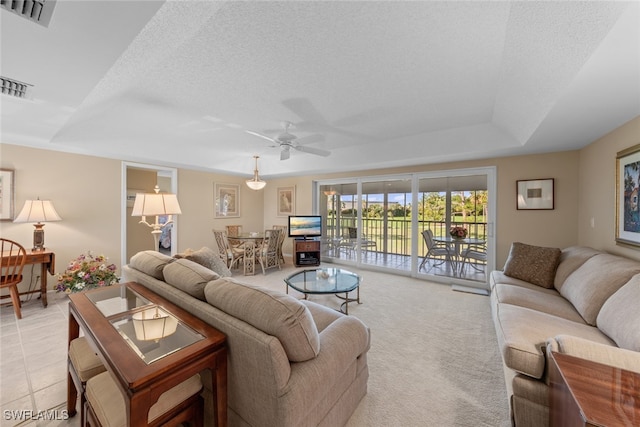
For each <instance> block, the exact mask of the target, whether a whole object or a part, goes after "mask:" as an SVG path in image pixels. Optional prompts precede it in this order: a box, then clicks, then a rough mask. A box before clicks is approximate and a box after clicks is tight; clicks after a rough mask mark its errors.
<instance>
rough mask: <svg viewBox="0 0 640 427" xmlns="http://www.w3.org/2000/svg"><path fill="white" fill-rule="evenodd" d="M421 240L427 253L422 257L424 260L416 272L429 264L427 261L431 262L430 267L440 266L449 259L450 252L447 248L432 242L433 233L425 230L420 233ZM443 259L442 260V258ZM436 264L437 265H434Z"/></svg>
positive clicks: (443, 244)
mask: <svg viewBox="0 0 640 427" xmlns="http://www.w3.org/2000/svg"><path fill="white" fill-rule="evenodd" d="M422 238H423V240H424V243H425V245H426V246H427V253H426V254H425V255H424V259H423V260H422V262H421V263H420V267H418V270H421V269H422V267H424V265H425V264H427V263H428V262H429V259H431V260H432V261H433V264H432V265H431V267H435V266H437V265H441V264H443V263H444V262H446V261H447V260H449V259H450V258H451V252H450V250H449V246H447V245H446V244H445V243H437V242H435V241H434V240H433V231H431V230H430V229H426V230H423V231H422ZM443 257H444V258H443ZM436 262H437V263H436Z"/></svg>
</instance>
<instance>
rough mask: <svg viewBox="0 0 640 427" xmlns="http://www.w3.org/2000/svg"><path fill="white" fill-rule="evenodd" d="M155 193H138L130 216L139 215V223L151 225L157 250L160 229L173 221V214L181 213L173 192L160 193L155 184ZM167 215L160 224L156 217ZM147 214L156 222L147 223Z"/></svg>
mask: <svg viewBox="0 0 640 427" xmlns="http://www.w3.org/2000/svg"><path fill="white" fill-rule="evenodd" d="M154 191H155V193H138V194H136V199H135V201H134V202H133V210H132V211H131V216H141V217H142V219H141V220H140V224H145V225H147V226H149V227H151V229H152V230H151V234H152V236H153V241H154V243H155V247H154V249H155V250H156V251H157V250H159V246H160V234H162V229H163V228H164V227H165V226H167V225H169V224H172V223H173V215H179V214H181V213H182V211H181V210H180V204H179V203H178V198H177V197H176V195H175V194H171V193H160V188H159V187H158V186H157V185H156V186H155V188H154ZM162 215H167V216H168V220H167V222H165V223H164V224H160V223H159V221H158V217H159V216H162ZM148 216H155V217H156V222H155V223H154V224H149V223H148V222H147V220H146V217H148Z"/></svg>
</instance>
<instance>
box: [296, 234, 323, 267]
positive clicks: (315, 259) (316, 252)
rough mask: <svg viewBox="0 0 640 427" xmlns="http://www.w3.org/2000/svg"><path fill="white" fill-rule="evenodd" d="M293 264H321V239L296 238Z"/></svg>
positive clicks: (315, 265) (298, 265) (297, 265)
mask: <svg viewBox="0 0 640 427" xmlns="http://www.w3.org/2000/svg"><path fill="white" fill-rule="evenodd" d="M293 265H295V266H296V267H307V266H314V267H317V266H319V265H320V241H319V240H306V239H296V240H294V241H293Z"/></svg>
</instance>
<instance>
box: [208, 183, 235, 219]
mask: <svg viewBox="0 0 640 427" xmlns="http://www.w3.org/2000/svg"><path fill="white" fill-rule="evenodd" d="M213 191H214V204H215V206H214V215H213V216H214V218H238V217H239V216H240V185H238V184H218V183H216V184H214V190H213Z"/></svg>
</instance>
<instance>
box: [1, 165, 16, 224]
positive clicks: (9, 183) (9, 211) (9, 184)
mask: <svg viewBox="0 0 640 427" xmlns="http://www.w3.org/2000/svg"><path fill="white" fill-rule="evenodd" d="M13 180H14V171H12V170H9V169H0V220H2V221H13V215H14V210H15V208H14V204H15V193H14V185H15V183H14V181H13Z"/></svg>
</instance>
